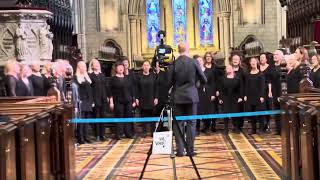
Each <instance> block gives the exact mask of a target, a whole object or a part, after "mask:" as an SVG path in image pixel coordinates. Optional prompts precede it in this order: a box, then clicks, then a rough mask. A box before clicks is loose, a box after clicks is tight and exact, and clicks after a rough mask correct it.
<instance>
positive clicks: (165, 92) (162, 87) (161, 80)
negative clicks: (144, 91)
mask: <svg viewBox="0 0 320 180" xmlns="http://www.w3.org/2000/svg"><path fill="white" fill-rule="evenodd" d="M156 79H157V80H156V81H157V88H158V90H157V91H158V99H159V103H166V102H167V101H168V96H169V89H170V87H169V82H168V73H167V71H160V72H159V73H158V74H156Z"/></svg>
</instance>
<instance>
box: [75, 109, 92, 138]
mask: <svg viewBox="0 0 320 180" xmlns="http://www.w3.org/2000/svg"><path fill="white" fill-rule="evenodd" d="M81 114H82V118H90V117H91V112H88V111H83V112H81ZM88 128H89V124H87V123H79V124H77V137H78V141H84V140H88V139H89V131H88Z"/></svg>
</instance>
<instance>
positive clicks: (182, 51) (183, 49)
mask: <svg viewBox="0 0 320 180" xmlns="http://www.w3.org/2000/svg"><path fill="white" fill-rule="evenodd" d="M178 52H179V54H188V53H189V45H188V44H186V43H180V44H179V45H178Z"/></svg>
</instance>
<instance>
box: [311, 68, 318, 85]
mask: <svg viewBox="0 0 320 180" xmlns="http://www.w3.org/2000/svg"><path fill="white" fill-rule="evenodd" d="M310 80H311V81H312V82H313V87H315V88H320V68H319V69H317V70H316V71H313V70H312V71H311V73H310Z"/></svg>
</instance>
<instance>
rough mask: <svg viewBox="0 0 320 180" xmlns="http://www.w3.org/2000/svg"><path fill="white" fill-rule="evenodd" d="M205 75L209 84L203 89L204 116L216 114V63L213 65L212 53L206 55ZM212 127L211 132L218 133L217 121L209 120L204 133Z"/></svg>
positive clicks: (203, 130) (205, 122)
mask: <svg viewBox="0 0 320 180" xmlns="http://www.w3.org/2000/svg"><path fill="white" fill-rule="evenodd" d="M204 59H205V62H204V67H205V70H204V74H205V76H206V77H207V84H205V85H204V87H203V89H202V90H203V93H204V101H203V102H202V103H204V104H205V106H202V107H203V108H204V109H202V111H203V113H204V114H213V113H215V112H216V109H217V108H216V103H215V100H216V93H215V92H216V79H215V73H214V63H213V57H212V54H211V53H210V52H207V53H205V55H204ZM210 127H211V131H212V132H215V131H216V121H215V119H209V120H205V121H204V127H203V129H202V132H203V133H207V131H208V130H209V128H210Z"/></svg>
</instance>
